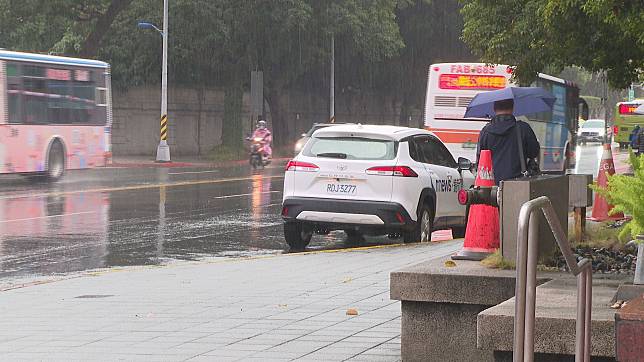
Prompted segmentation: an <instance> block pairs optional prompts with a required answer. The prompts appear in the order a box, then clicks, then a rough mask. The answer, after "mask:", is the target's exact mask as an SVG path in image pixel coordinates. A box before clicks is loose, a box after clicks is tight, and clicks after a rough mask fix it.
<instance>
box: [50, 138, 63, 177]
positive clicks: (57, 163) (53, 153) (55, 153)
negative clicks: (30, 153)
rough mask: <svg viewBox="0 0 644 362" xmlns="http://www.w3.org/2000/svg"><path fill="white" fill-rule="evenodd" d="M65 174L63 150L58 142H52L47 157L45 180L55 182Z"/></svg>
mask: <svg viewBox="0 0 644 362" xmlns="http://www.w3.org/2000/svg"><path fill="white" fill-rule="evenodd" d="M64 173H65V150H64V149H63V145H62V144H61V143H60V142H59V141H54V143H52V145H51V148H50V149H49V155H48V156H47V178H48V179H49V180H51V181H56V180H58V179H59V178H61V177H62V176H63V174H64Z"/></svg>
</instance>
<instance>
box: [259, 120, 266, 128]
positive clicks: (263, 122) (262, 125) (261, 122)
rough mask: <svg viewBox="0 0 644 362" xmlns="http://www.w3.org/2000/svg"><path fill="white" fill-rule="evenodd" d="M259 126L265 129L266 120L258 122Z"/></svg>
mask: <svg viewBox="0 0 644 362" xmlns="http://www.w3.org/2000/svg"><path fill="white" fill-rule="evenodd" d="M257 128H259V129H265V128H266V121H264V120H261V121H259V122H257Z"/></svg>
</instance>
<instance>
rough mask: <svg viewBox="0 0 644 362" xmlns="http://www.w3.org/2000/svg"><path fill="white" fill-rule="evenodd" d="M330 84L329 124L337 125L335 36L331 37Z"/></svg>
mask: <svg viewBox="0 0 644 362" xmlns="http://www.w3.org/2000/svg"><path fill="white" fill-rule="evenodd" d="M329 83H330V86H329V88H330V94H329V103H330V105H329V122H330V123H335V35H331V80H330V82H329Z"/></svg>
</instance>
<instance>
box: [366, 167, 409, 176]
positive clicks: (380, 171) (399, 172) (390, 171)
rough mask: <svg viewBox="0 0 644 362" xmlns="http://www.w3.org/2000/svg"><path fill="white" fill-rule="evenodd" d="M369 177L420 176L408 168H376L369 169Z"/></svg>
mask: <svg viewBox="0 0 644 362" xmlns="http://www.w3.org/2000/svg"><path fill="white" fill-rule="evenodd" d="M367 175H376V176H399V177H418V174H417V173H416V172H415V171H414V170H412V169H411V167H408V166H376V167H372V168H370V169H367Z"/></svg>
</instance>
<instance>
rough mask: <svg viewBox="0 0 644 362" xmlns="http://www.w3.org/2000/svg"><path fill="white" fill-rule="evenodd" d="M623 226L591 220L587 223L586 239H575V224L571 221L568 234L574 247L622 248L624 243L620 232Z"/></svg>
mask: <svg viewBox="0 0 644 362" xmlns="http://www.w3.org/2000/svg"><path fill="white" fill-rule="evenodd" d="M623 228H624V226H623V225H620V226H618V227H615V226H613V223H612V222H605V223H593V222H589V223H587V224H586V233H585V234H584V240H583V241H579V240H576V239H575V233H574V225H572V223H571V225H570V230H569V232H568V235H569V239H570V243H571V244H572V246H573V247H577V246H578V247H591V248H607V249H614V250H621V249H623V247H624V243H623V242H621V241H620V240H619V233H620V232H621V231H622V229H623Z"/></svg>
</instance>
